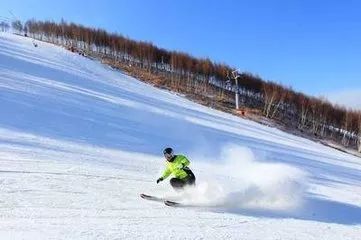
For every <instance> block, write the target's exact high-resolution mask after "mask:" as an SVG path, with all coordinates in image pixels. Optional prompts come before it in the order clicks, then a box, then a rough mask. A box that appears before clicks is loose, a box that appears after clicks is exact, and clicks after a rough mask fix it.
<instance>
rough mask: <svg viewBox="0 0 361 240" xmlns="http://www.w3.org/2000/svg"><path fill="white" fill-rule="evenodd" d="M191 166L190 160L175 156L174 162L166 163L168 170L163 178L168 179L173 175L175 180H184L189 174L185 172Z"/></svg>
mask: <svg viewBox="0 0 361 240" xmlns="http://www.w3.org/2000/svg"><path fill="white" fill-rule="evenodd" d="M189 164H190V162H189V160H188V159H187V158H186V157H185V156H183V155H175V156H174V158H173V159H172V161H171V162H170V161H166V169H165V170H164V172H163V175H162V178H163V179H166V178H167V177H169V175H171V174H173V175H174V177H175V178H178V179H184V178H186V177H187V176H188V174H187V173H186V172H185V171H184V170H183V168H185V167H187V166H188V165H189Z"/></svg>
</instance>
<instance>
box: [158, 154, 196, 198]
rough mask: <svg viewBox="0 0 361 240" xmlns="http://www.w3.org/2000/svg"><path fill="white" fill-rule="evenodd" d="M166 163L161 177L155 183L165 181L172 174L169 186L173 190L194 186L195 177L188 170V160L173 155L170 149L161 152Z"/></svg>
mask: <svg viewBox="0 0 361 240" xmlns="http://www.w3.org/2000/svg"><path fill="white" fill-rule="evenodd" d="M163 154H164V157H165V159H166V160H167V161H166V169H165V170H164V172H163V175H162V176H161V177H160V178H158V179H157V183H159V182H161V181H163V180H164V179H166V178H167V177H168V176H169V175H171V174H173V176H174V178H171V179H170V185H172V187H173V188H174V190H177V191H179V190H182V189H183V188H184V187H185V186H194V185H195V182H196V177H195V176H194V174H193V172H192V171H191V170H190V169H189V168H188V165H189V164H190V162H189V160H188V159H187V158H186V157H185V156H183V155H174V153H173V149H172V148H169V147H168V148H166V149H164V151H163Z"/></svg>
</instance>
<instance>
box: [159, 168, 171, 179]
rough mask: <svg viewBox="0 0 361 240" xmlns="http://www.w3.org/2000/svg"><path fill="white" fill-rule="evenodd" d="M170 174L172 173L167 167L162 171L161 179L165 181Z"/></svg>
mask: <svg viewBox="0 0 361 240" xmlns="http://www.w3.org/2000/svg"><path fill="white" fill-rule="evenodd" d="M171 173H172V171H171V170H170V169H169V167H167V168H166V169H165V170H164V172H163V174H162V176H161V178H163V179H166V178H167V177H169V175H170V174H171Z"/></svg>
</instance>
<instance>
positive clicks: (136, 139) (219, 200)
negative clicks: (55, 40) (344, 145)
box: [0, 33, 361, 240]
mask: <svg viewBox="0 0 361 240" xmlns="http://www.w3.org/2000/svg"><path fill="white" fill-rule="evenodd" d="M38 45H39V46H38V47H37V48H35V47H34V46H33V45H32V40H31V39H30V38H24V37H20V36H15V35H11V34H5V33H0V100H1V108H0V116H1V117H0V190H1V194H0V239H262V240H266V239H317V240H319V239H359V238H360V235H361V225H360V224H361V173H360V170H361V159H360V158H357V157H354V156H350V155H347V154H345V153H342V152H339V151H336V150H334V149H331V148H328V147H325V146H323V145H321V144H318V143H315V142H312V141H310V140H307V139H303V138H300V137H296V136H293V135H290V134H287V133H284V132H282V131H280V130H277V129H274V128H269V127H266V126H262V125H260V124H257V123H254V122H251V121H248V120H244V119H239V118H236V117H235V116H231V115H229V114H226V113H222V112H219V111H216V110H212V109H209V108H206V107H204V106H200V105H198V104H195V103H192V102H191V101H189V100H187V99H184V98H182V97H181V96H178V95H177V94H174V93H170V92H167V91H163V90H159V89H156V88H154V87H152V86H150V85H148V84H145V83H143V82H140V81H137V80H136V79H133V78H131V77H129V76H126V75H124V74H122V73H120V72H118V71H114V70H112V69H111V68H110V67H107V66H105V65H102V64H100V63H99V62H97V61H94V60H90V59H87V58H84V57H81V56H79V55H77V54H74V53H71V52H68V51H66V50H64V49H62V48H60V47H55V46H54V45H51V44H47V43H43V42H39V44H38ZM170 145H171V146H173V147H174V148H175V149H176V151H177V152H180V153H183V154H186V155H187V156H189V158H190V159H191V168H192V169H193V170H194V172H195V173H196V176H197V188H196V190H194V189H193V190H189V191H187V192H186V193H185V196H186V197H185V198H184V201H185V202H186V203H187V202H188V203H189V204H193V205H196V206H197V207H189V208H172V207H166V206H164V205H163V204H162V203H159V202H151V201H146V200H144V199H141V198H140V197H139V194H140V193H147V194H153V195H156V196H175V193H174V192H172V191H171V190H170V187H169V186H168V183H167V182H166V181H165V182H163V183H162V184H159V185H157V184H155V179H157V177H159V174H160V173H161V170H162V168H163V159H162V156H161V151H162V149H163V148H164V147H166V146H170ZM183 197H184V196H183Z"/></svg>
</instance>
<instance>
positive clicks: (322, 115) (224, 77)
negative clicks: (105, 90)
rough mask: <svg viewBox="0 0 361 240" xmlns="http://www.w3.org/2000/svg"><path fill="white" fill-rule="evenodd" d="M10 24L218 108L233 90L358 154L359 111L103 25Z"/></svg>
mask: <svg viewBox="0 0 361 240" xmlns="http://www.w3.org/2000/svg"><path fill="white" fill-rule="evenodd" d="M10 27H11V28H12V29H13V30H14V31H15V32H16V33H18V34H23V35H26V36H29V37H32V38H34V39H38V40H40V41H47V42H51V43H54V44H57V45H61V46H64V47H66V48H68V49H69V50H72V51H76V52H78V53H79V54H82V55H87V56H94V57H97V58H100V59H102V60H104V61H105V62H106V63H107V64H110V65H111V66H113V67H117V68H120V69H121V70H124V69H125V68H127V69H131V70H132V71H136V72H138V73H140V74H138V75H137V77H140V78H142V76H147V77H146V78H147V79H150V78H152V79H157V80H156V82H157V83H158V84H157V85H158V86H161V87H165V88H168V89H171V90H173V91H176V92H180V93H183V94H186V95H187V96H190V97H191V98H192V97H194V98H201V99H203V101H204V102H206V103H207V105H209V106H215V107H216V106H221V109H222V110H224V109H226V110H227V111H230V112H232V111H234V108H235V105H236V103H235V97H234V95H235V93H238V94H239V106H240V109H251V110H255V112H257V113H258V114H262V115H263V116H264V117H266V118H269V119H272V120H274V121H277V122H280V123H282V124H283V125H285V126H287V128H288V129H294V130H297V131H300V132H302V133H303V134H307V135H310V136H312V137H317V138H320V139H328V140H332V141H335V142H337V143H339V144H342V145H343V146H345V147H349V148H354V149H356V148H357V149H358V151H359V152H361V111H357V110H353V109H348V108H346V107H344V106H338V105H335V104H332V103H330V102H329V101H328V100H327V99H324V98H317V97H311V96H308V95H306V94H304V93H301V92H297V91H294V90H293V89H292V88H291V87H286V86H283V85H281V84H278V83H275V82H271V81H266V80H264V79H262V78H261V77H259V76H256V75H254V74H252V73H247V72H238V71H236V69H235V68H234V67H231V66H229V65H227V64H224V63H217V62H214V61H212V60H211V59H208V58H196V57H193V56H191V55H190V54H187V53H184V52H178V51H171V50H166V49H163V48H159V47H157V46H155V45H154V44H152V43H151V42H146V41H135V40H132V39H130V38H128V37H124V36H122V35H121V34H118V33H109V32H107V31H105V30H103V29H98V28H91V27H85V26H82V25H79V24H75V23H68V22H66V21H64V20H62V21H61V22H59V23H57V22H53V21H37V20H29V21H26V22H25V23H22V22H20V21H13V22H11V23H10V24H9V23H6V22H1V23H0V30H1V31H8V30H9V29H10ZM147 79H143V80H147ZM236 82H237V83H238V84H236Z"/></svg>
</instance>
